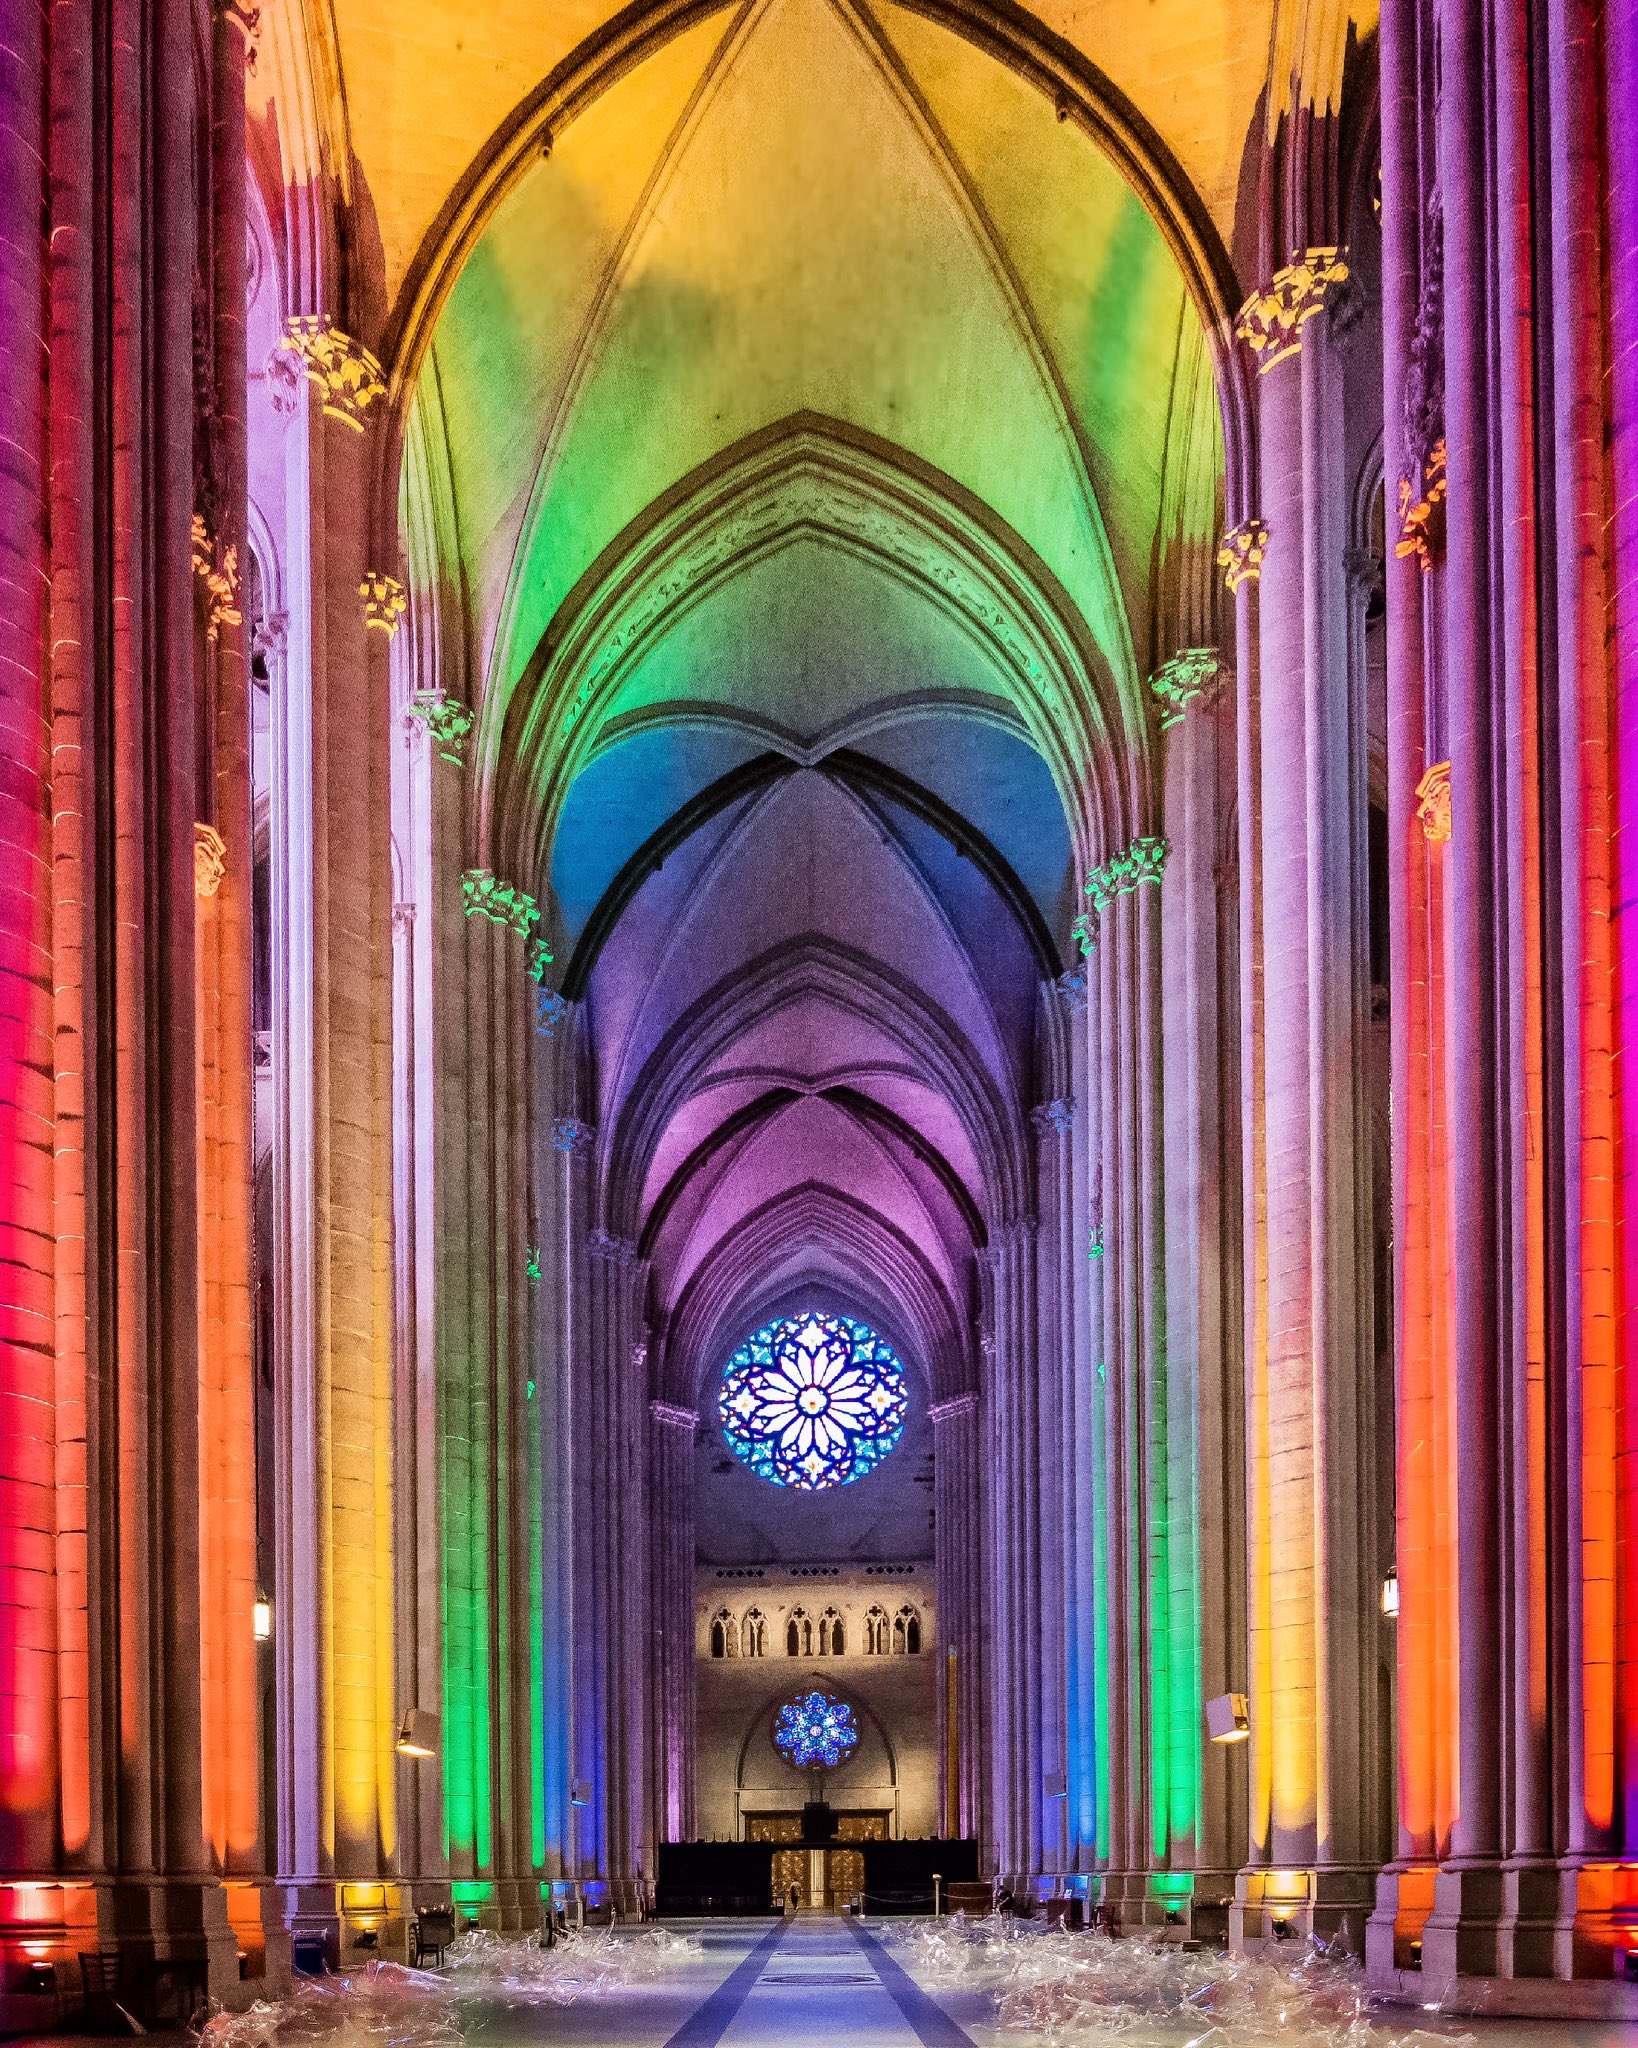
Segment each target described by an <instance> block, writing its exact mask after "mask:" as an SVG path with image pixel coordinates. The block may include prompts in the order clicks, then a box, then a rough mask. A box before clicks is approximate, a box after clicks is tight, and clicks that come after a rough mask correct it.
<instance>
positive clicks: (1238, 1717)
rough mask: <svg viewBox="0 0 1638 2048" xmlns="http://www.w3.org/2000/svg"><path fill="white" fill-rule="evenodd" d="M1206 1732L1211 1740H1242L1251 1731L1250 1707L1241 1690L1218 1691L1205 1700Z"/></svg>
mask: <svg viewBox="0 0 1638 2048" xmlns="http://www.w3.org/2000/svg"><path fill="white" fill-rule="evenodd" d="M1206 1733H1207V1735H1208V1736H1209V1737H1210V1738H1211V1740H1212V1741H1213V1742H1244V1741H1245V1740H1246V1738H1247V1736H1249V1735H1250V1733H1251V1709H1250V1707H1249V1705H1248V1704H1247V1701H1246V1696H1245V1694H1244V1693H1243V1692H1220V1693H1219V1694H1218V1695H1217V1697H1216V1698H1215V1699H1209V1700H1207V1702H1206Z"/></svg>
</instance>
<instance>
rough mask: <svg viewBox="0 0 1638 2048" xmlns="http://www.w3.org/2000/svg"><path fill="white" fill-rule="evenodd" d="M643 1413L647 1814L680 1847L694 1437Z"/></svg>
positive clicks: (676, 1413) (687, 1718) (689, 1748)
mask: <svg viewBox="0 0 1638 2048" xmlns="http://www.w3.org/2000/svg"><path fill="white" fill-rule="evenodd" d="M648 1413H649V1443H650V1446H651V1451H650V1468H649V1470H650V1477H649V1489H650V1491H649V1498H650V1501H651V1503H652V1510H651V1512H652V1527H653V1532H654V1544H653V1553H652V1557H653V1562H652V1565H651V1567H650V1570H651V1575H652V1580H653V1587H654V1595H653V1636H652V1645H653V1647H652V1663H653V1670H654V1687H653V1701H654V1707H655V1716H656V1718H655V1724H654V1729H653V1732H652V1735H651V1737H650V1740H651V1743H652V1748H653V1758H654V1785H653V1791H652V1794H651V1799H652V1813H653V1816H654V1827H655V1830H656V1834H657V1837H658V1839H660V1840H664V1841H672V1842H683V1841H691V1840H692V1839H693V1836H694V1827H695V1820H694V1796H695V1795H694V1786H695V1762H696V1754H697V1751H696V1736H695V1684H694V1675H695V1655H694V1579H695V1562H694V1559H695V1540H694V1432H695V1430H696V1429H697V1428H698V1426H699V1416H698V1415H697V1414H696V1413H695V1412H694V1410H693V1409H692V1408H678V1407H675V1406H673V1405H672V1404H671V1403H669V1402H666V1401H651V1402H650V1403H649V1410H648ZM649 1874H650V1875H651V1876H652V1875H653V1874H654V1873H653V1872H652V1871H650V1873H649Z"/></svg>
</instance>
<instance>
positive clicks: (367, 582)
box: [358, 569, 409, 640]
mask: <svg viewBox="0 0 1638 2048" xmlns="http://www.w3.org/2000/svg"><path fill="white" fill-rule="evenodd" d="M358 594H359V596H360V597H361V598H363V600H364V629H365V631H366V632H375V633H385V634H386V636H387V638H388V639H389V640H390V639H391V638H392V636H393V634H394V633H396V632H397V631H398V628H399V627H400V626H401V625H402V624H403V623H404V614H405V612H406V611H408V610H409V597H408V594H407V593H406V591H405V589H404V586H403V584H402V583H400V582H399V580H398V578H397V577H396V576H388V575H386V574H384V573H383V571H381V570H379V569H372V570H370V572H369V573H368V575H366V576H365V578H364V580H363V581H362V582H361V583H360V584H359V586H358Z"/></svg>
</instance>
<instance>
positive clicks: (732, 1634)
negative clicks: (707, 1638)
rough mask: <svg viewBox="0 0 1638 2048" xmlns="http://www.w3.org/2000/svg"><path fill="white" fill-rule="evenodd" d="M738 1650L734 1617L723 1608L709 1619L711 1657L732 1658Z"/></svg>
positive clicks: (737, 1636) (737, 1634)
mask: <svg viewBox="0 0 1638 2048" xmlns="http://www.w3.org/2000/svg"><path fill="white" fill-rule="evenodd" d="M738 1649H739V1629H738V1626H737V1624H736V1623H735V1621H734V1617H733V1616H732V1615H731V1614H730V1613H729V1612H728V1610H727V1608H726V1607H724V1608H722V1609H720V1610H719V1611H718V1612H717V1613H716V1614H714V1615H713V1616H712V1617H711V1655H712V1656H713V1657H717V1658H723V1657H732V1656H734V1655H735V1654H736V1653H737V1651H738Z"/></svg>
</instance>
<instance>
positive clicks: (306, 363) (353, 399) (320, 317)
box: [275, 313, 387, 433]
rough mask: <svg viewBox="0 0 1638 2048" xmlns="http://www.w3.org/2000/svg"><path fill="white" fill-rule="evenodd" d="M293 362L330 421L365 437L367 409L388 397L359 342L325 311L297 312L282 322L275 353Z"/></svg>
mask: <svg viewBox="0 0 1638 2048" xmlns="http://www.w3.org/2000/svg"><path fill="white" fill-rule="evenodd" d="M275 353H276V354H277V355H280V356H283V357H285V358H286V360H287V361H288V362H289V363H291V364H293V365H294V366H295V367H296V368H297V369H298V370H299V371H300V372H301V373H302V374H303V375H304V376H305V377H306V378H307V381H308V383H309V384H311V385H312V387H313V389H314V391H315V392H316V393H317V394H318V399H319V403H320V404H321V405H322V406H323V408H324V410H325V412H326V413H327V414H328V415H329V416H330V418H331V419H333V420H342V421H344V422H345V424H346V425H348V426H349V427H352V428H354V429H355V430H356V431H357V432H359V433H363V431H364V426H365V421H366V418H367V416H368V414H369V410H370V408H371V406H373V405H374V404H375V403H376V402H377V400H379V399H382V398H385V397H386V395H387V380H386V378H385V377H384V376H383V374H382V370H381V365H380V363H378V362H377V361H376V359H375V357H374V356H373V355H371V353H370V351H369V350H368V349H367V348H366V347H365V346H364V344H363V343H362V342H361V341H354V339H353V338H352V336H351V335H350V334H343V333H342V331H341V329H340V328H339V327H337V326H335V325H333V324H332V322H331V320H330V316H329V315H328V314H327V313H297V314H294V315H293V316H292V317H291V318H290V319H288V320H287V321H286V322H285V323H284V333H283V334H282V335H281V336H280V337H279V343H278V348H277V350H276V352H275Z"/></svg>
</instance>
